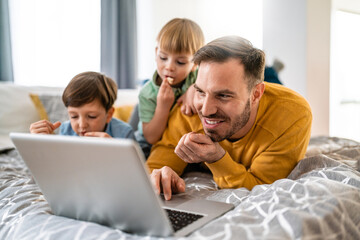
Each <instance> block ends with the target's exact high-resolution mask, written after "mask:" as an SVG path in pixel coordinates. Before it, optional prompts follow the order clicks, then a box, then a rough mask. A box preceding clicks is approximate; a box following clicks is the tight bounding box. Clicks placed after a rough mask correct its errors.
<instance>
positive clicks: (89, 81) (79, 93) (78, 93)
mask: <svg viewBox="0 0 360 240" xmlns="http://www.w3.org/2000/svg"><path fill="white" fill-rule="evenodd" d="M116 95H117V85H116V83H115V82H114V81H113V80H112V79H111V78H109V77H106V76H105V75H104V74H101V73H98V72H83V73H80V74H78V75H76V76H75V77H74V78H73V79H71V81H70V82H69V84H68V85H67V87H66V88H65V90H64V92H63V95H62V100H63V102H64V105H65V107H68V106H72V107H80V106H82V105H84V104H87V103H90V102H92V101H94V100H95V99H98V100H99V101H100V103H101V105H102V106H104V108H105V110H106V111H108V110H109V109H110V108H111V107H112V105H113V104H114V102H115V100H116Z"/></svg>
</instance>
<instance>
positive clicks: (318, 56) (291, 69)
mask: <svg viewBox="0 0 360 240" xmlns="http://www.w3.org/2000/svg"><path fill="white" fill-rule="evenodd" d="M263 10H264V15H263V16H264V18H263V22H264V38H263V40H264V42H263V46H264V50H265V52H266V53H267V57H268V58H269V59H274V58H278V59H280V60H281V61H283V62H284V64H285V68H284V70H283V71H282V72H280V75H279V77H280V79H281V80H282V81H283V83H284V84H285V85H286V86H287V87H290V88H291V89H294V90H295V91H297V92H299V93H300V94H302V95H303V96H304V97H305V98H306V99H307V100H308V102H309V103H310V106H311V108H312V111H313V126H312V136H317V135H329V104H330V103H329V89H330V14H331V1H329V0H307V1H303V0H292V1H287V0H268V1H264V8H263Z"/></svg>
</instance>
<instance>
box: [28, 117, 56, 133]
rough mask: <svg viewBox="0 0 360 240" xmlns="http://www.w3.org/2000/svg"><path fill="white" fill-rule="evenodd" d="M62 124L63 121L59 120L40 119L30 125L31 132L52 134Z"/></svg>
mask: <svg viewBox="0 0 360 240" xmlns="http://www.w3.org/2000/svg"><path fill="white" fill-rule="evenodd" d="M60 125H61V122H59V121H57V122H55V123H51V122H50V121H48V120H40V121H38V122H35V123H32V124H31V125H30V132H31V133H36V134H39V133H40V134H52V133H53V132H54V130H55V129H57V128H58V127H60Z"/></svg>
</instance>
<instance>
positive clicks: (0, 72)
mask: <svg viewBox="0 0 360 240" xmlns="http://www.w3.org/2000/svg"><path fill="white" fill-rule="evenodd" d="M9 16H10V14H9V3H8V0H0V81H11V82H13V81H14V77H13V67H12V56H11V38H10V18H9Z"/></svg>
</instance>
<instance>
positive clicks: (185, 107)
mask: <svg viewBox="0 0 360 240" xmlns="http://www.w3.org/2000/svg"><path fill="white" fill-rule="evenodd" d="M194 97H195V88H194V85H191V86H190V87H189V88H188V90H187V91H186V92H185V93H184V94H183V95H182V96H181V97H180V98H179V99H178V100H177V104H179V105H180V104H182V105H181V108H180V110H181V113H182V114H185V115H187V116H192V115H194V114H195V113H196V108H195V106H194Z"/></svg>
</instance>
